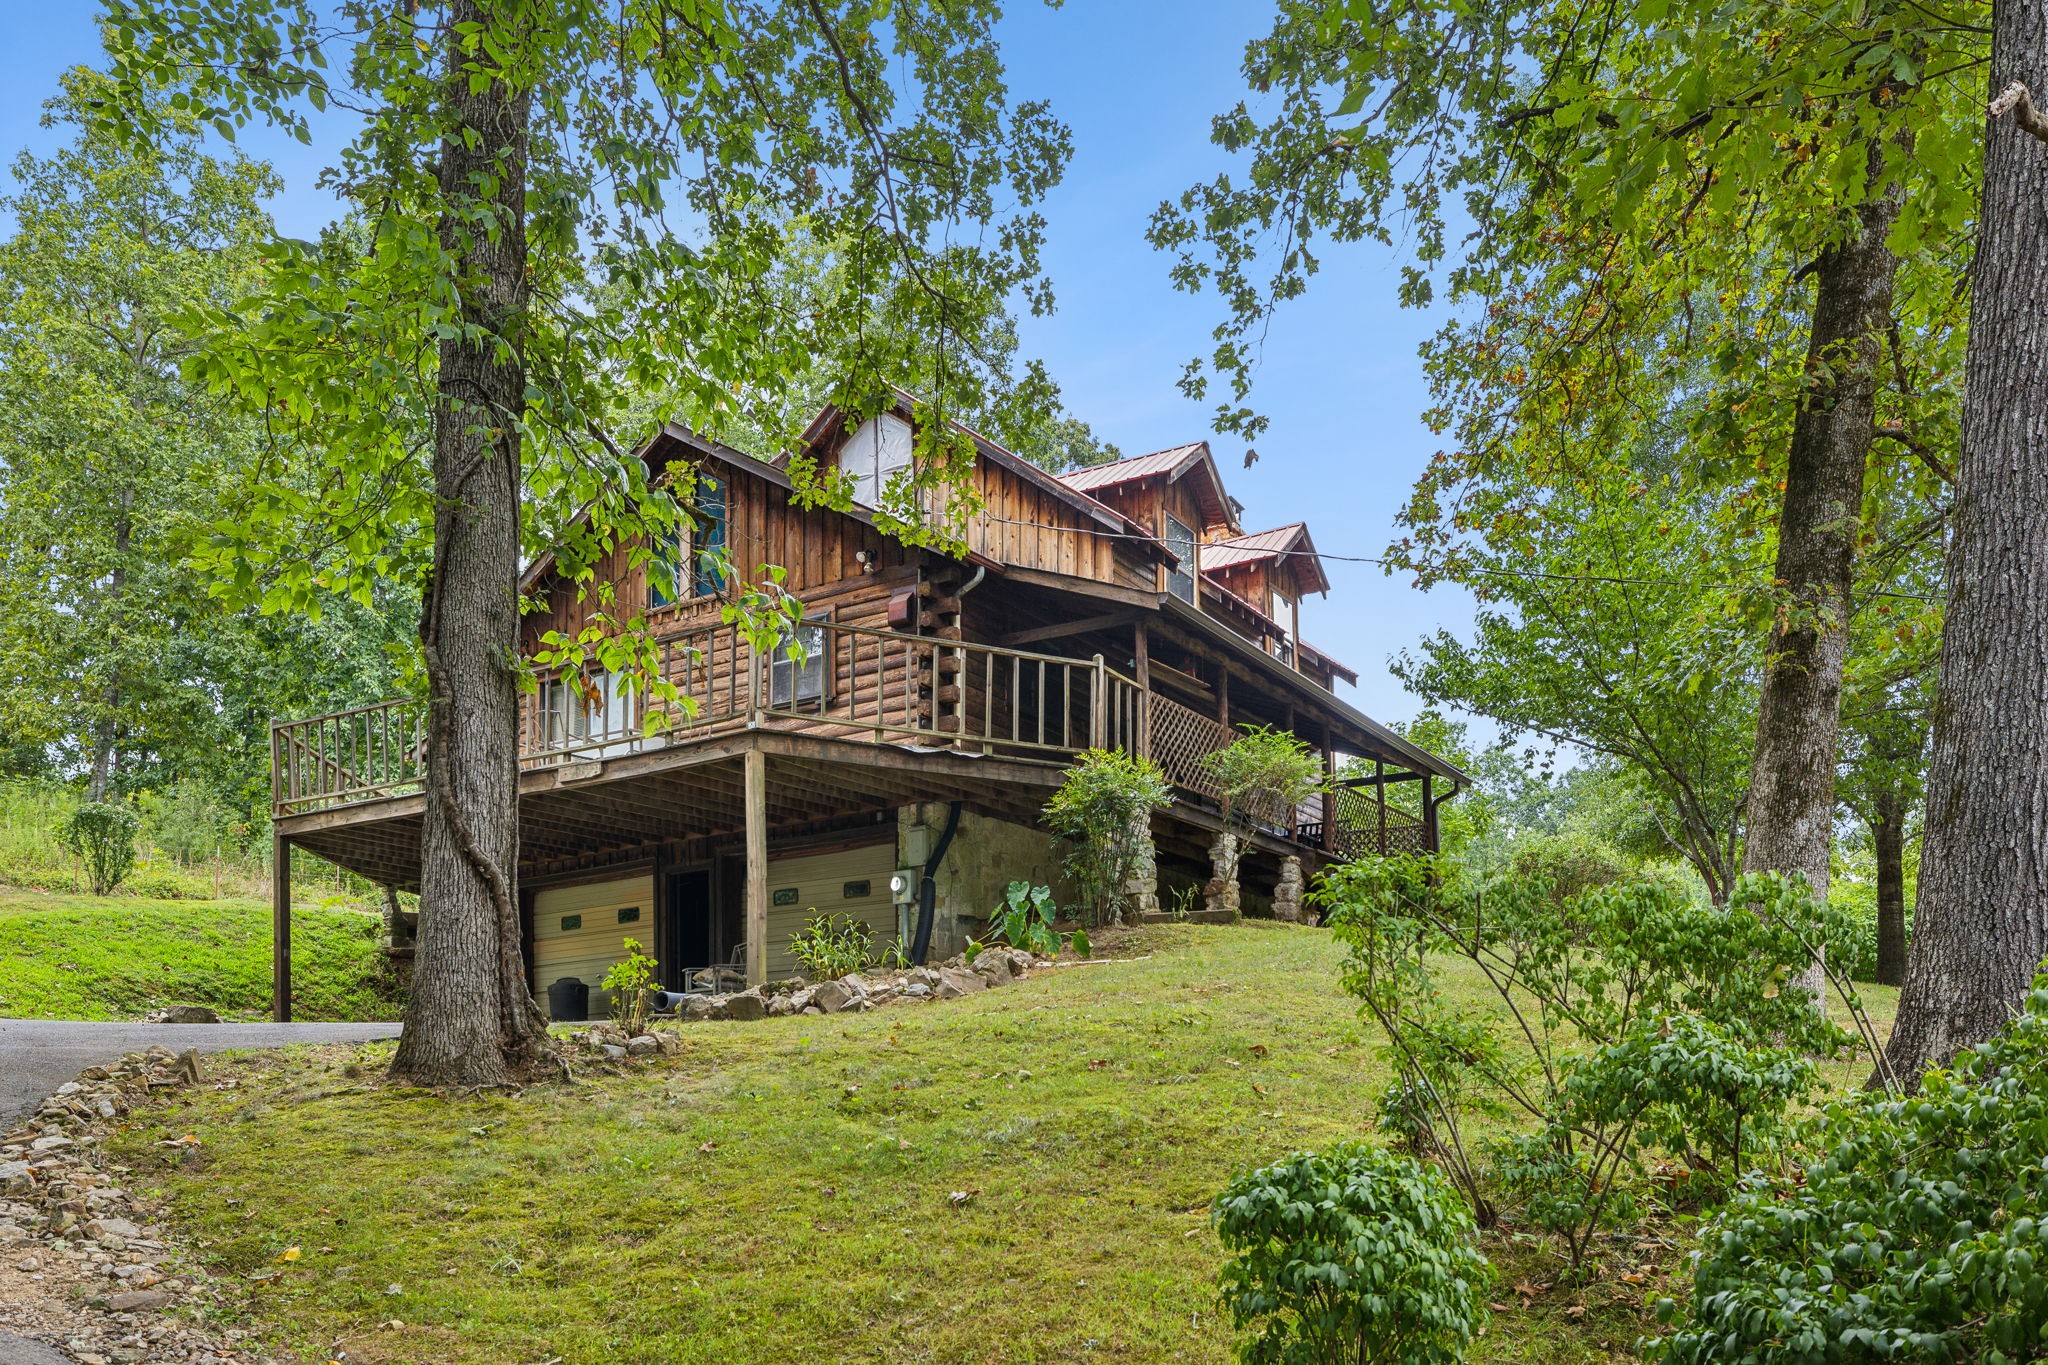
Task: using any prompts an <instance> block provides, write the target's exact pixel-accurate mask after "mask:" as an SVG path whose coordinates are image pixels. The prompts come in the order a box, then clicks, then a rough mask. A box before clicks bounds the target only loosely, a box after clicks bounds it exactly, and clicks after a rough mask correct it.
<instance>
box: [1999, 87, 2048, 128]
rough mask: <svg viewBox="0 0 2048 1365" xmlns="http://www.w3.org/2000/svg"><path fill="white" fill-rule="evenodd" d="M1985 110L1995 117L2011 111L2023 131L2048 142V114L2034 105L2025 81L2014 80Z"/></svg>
mask: <svg viewBox="0 0 2048 1365" xmlns="http://www.w3.org/2000/svg"><path fill="white" fill-rule="evenodd" d="M1984 112H1985V113H1987V114H1988V115H1990V116H1991V117H1992V118H1994V119H1997V118H2003V117H2004V116H2005V115H2006V114H2008V113H2010V114H2011V115H2012V119H2013V122H2014V123H2017V124H2019V126H2020V131H2021V132H2023V133H2031V134H2033V135H2034V136H2035V137H2037V138H2039V139H2040V140H2041V141H2043V142H2048V115H2044V114H2042V112H2041V111H2040V110H2039V109H2036V108H2035V107H2034V100H2033V97H2032V96H2031V95H2029V94H2028V93H2027V87H2026V83H2025V82H2024V81H2014V82H2013V83H2012V84H2011V85H2008V86H2007V87H2005V89H2003V90H2001V91H2000V92H1999V94H1998V98H1997V99H1995V100H1993V101H1991V105H1990V107H1989V108H1988V109H1986V110H1985V111H1984Z"/></svg>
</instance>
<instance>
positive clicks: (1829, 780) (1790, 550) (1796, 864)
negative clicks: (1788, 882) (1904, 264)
mask: <svg viewBox="0 0 2048 1365" xmlns="http://www.w3.org/2000/svg"><path fill="white" fill-rule="evenodd" d="M1877 155H1878V154H1877V152H1876V150H1875V149H1873V151H1872V158H1873V161H1875V160H1876V158H1877ZM1898 211H1899V203H1898V199H1897V197H1896V196H1894V195H1890V194H1886V195H1882V196H1879V197H1877V198H1873V199H1871V200H1870V201H1868V202H1866V203H1864V204H1863V205H1861V206H1860V207H1859V208H1858V209H1857V211H1856V215H1855V217H1856V222H1855V226H1854V229H1853V231H1852V233H1851V235H1850V236H1849V238H1848V239H1847V240H1846V241H1844V242H1842V243H1841V244H1839V245H1837V246H1835V247H1832V248H1830V249H1829V250H1828V251H1826V252H1825V253H1823V254H1822V256H1821V257H1820V260H1819V261H1818V262H1817V263H1816V265H1815V268H1814V278H1815V292H1814V303H1813V324H1812V328H1811V330H1810V332H1809V334H1808V339H1807V353H1806V379H1807V383H1808V388H1807V391H1806V396H1805V399H1804V401H1803V402H1801V403H1800V405H1799V410H1798V412H1797V413H1796V414H1795V415H1794V417H1793V420H1792V446H1791V451H1790V458H1789V460H1788V461H1787V466H1786V472H1785V500H1784V506H1783V508H1782V510H1781V511H1780V513H1779V517H1778V564H1777V574H1776V577H1777V581H1778V584H1779V587H1780V589H1781V590H1782V591H1783V592H1784V593H1785V601H1784V604H1783V605H1782V606H1781V607H1780V608H1779V610H1778V614H1777V618H1776V620H1775V621H1774V622H1773V623H1772V625H1771V638H1770V649H1769V653H1768V655H1767V656H1766V657H1767V662H1766V666H1765V673H1764V685H1763V695H1762V696H1761V698H1759V703H1758V708H1757V726H1756V751H1755V755H1754V757H1753V759H1752V761H1751V764H1750V777H1749V802H1748V811H1747V826H1748V831H1747V838H1746V841H1745V843H1744V846H1743V851H1742V870H1743V871H1745V872H1782V873H1785V874H1787V875H1791V874H1794V873H1798V874H1803V875H1804V876H1805V878H1806V880H1807V883H1808V884H1809V885H1810V886H1812V888H1813V891H1814V894H1815V895H1817V896H1822V897H1825V896H1826V895H1827V892H1828V857H1829V853H1830V852H1831V850H1832V848H1833V837H1834V818H1835V761H1836V757H1837V749H1838V747H1839V738H1840V722H1841V701H1842V663H1843V659H1844V657H1845V656H1846V655H1847V653H1848V645H1849V592H1850V578H1851V575H1852V573H1853V572H1854V570H1855V563H1856V534H1857V529H1858V527H1859V525H1860V519H1861V516H1862V511H1863V471H1864V465H1865V463H1866V461H1867V460H1868V459H1869V457H1870V443H1871V437H1872V433H1873V430H1874V427H1875V412H1876V392H1877V374H1878V366H1879V363H1880V361H1881V359H1882V356H1883V350H1882V347H1883V338H1884V335H1885V330H1886V328H1887V327H1888V326H1889V325H1890V323H1891V310H1892V278H1893V275H1894V274H1895V273H1896V271H1897V268H1898V258H1897V257H1896V256H1894V255H1893V254H1892V251H1891V248H1890V247H1889V246H1887V245H1886V244H1885V238H1886V236H1887V235H1888V234H1889V233H1890V231H1891V227H1892V223H1893V221H1894V220H1895V219H1896V218H1897V217H1898ZM1801 985H1803V986H1805V987H1806V989H1807V990H1808V991H1809V992H1811V994H1812V995H1813V997H1814V1000H1815V1001H1816V1002H1820V1001H1821V1000H1823V999H1824V997H1823V995H1822V993H1821V991H1822V985H1823V982H1822V978H1821V968H1820V964H1819V963H1818V962H1815V963H1814V964H1812V965H1811V966H1810V967H1809V968H1808V969H1807V971H1806V973H1805V974H1804V975H1803V976H1802V977H1801Z"/></svg>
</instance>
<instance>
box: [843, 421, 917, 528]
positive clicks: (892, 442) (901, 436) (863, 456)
mask: <svg viewBox="0 0 2048 1365" xmlns="http://www.w3.org/2000/svg"><path fill="white" fill-rule="evenodd" d="M913 444H914V441H913V438H912V435H911V430H910V423H908V422H906V421H904V420H903V419H902V418H901V417H898V416H897V415H896V414H895V413H893V412H885V413H883V414H882V415H881V416H879V417H870V418H869V419H868V420H867V421H865V422H862V423H861V424H860V426H859V428H858V429H856V430H855V431H854V433H853V435H852V436H850V437H848V438H847V441H846V446H845V448H844V449H842V450H841V451H840V452H839V468H840V471H841V472H842V473H844V474H845V475H846V477H847V478H848V479H850V480H852V482H853V500H854V501H855V502H857V503H859V504H861V505H862V506H863V507H880V506H881V505H882V495H883V494H884V493H886V492H888V491H889V480H890V479H891V478H893V477H895V475H896V474H898V473H899V472H901V471H902V470H905V469H908V468H910V462H911V448H912V446H913Z"/></svg>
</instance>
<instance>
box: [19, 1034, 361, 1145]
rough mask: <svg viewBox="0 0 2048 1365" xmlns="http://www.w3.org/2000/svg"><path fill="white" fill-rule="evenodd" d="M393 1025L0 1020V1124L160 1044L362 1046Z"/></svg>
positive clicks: (221, 1048)
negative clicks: (107, 1065)
mask: <svg viewBox="0 0 2048 1365" xmlns="http://www.w3.org/2000/svg"><path fill="white" fill-rule="evenodd" d="M397 1036H398V1025H396V1024H90V1023H77V1022H73V1021H71V1020H67V1019H0V1124H5V1123H7V1122H9V1121H10V1120H12V1119H14V1118H16V1117H17V1116H19V1115H22V1114H27V1113H31V1112H33V1111H34V1110H35V1108H36V1106H37V1105H39V1104H40V1103H41V1102H42V1100H43V1098H44V1097H45V1096H47V1095H48V1094H49V1093H50V1092H51V1091H52V1090H55V1089H56V1088H57V1087H58V1086H60V1085H62V1084H64V1082H66V1081H68V1080H70V1079H71V1078H72V1077H73V1076H76V1075H77V1074H78V1073H79V1072H81V1071H83V1070H85V1069H86V1068H87V1067H89V1066H98V1065H100V1064H101V1063H103V1062H111V1061H113V1060H114V1059H115V1058H116V1057H119V1056H120V1055H121V1054H122V1053H124V1052H135V1051H137V1050H139V1049H141V1048H145V1047H152V1046H155V1045H156V1044H159V1043H161V1044H162V1045H163V1046H165V1047H168V1048H173V1049H175V1050H177V1051H179V1052H183V1051H184V1050H185V1049H186V1048H188V1047H196V1048H198V1049H199V1050H200V1051H201V1052H228V1051H232V1050H234V1049H238V1048H251V1047H286V1046H289V1045H290V1044H293V1043H360V1042H367V1041H368V1040H370V1039H372V1038H396V1037H397Z"/></svg>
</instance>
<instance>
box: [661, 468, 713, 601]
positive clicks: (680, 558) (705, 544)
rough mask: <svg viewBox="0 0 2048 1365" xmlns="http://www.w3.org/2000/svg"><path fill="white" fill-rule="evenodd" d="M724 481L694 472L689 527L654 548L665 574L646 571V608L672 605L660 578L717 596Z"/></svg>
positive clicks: (693, 592)
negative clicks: (658, 548) (656, 548)
mask: <svg viewBox="0 0 2048 1365" xmlns="http://www.w3.org/2000/svg"><path fill="white" fill-rule="evenodd" d="M725 520H726V519H725V485H724V484H723V483H722V482H720V481H719V480H717V479H714V478H712V477H711V476H710V475H708V474H700V475H698V476H697V492H696V496H695V497H694V498H693V499H692V500H691V506H690V523H691V527H694V529H691V527H685V528H683V529H681V530H678V531H677V532H676V533H675V534H674V535H673V536H671V537H669V538H668V540H667V542H666V543H665V544H664V545H663V546H662V547H661V549H660V550H659V551H657V558H659V559H660V561H661V562H662V564H664V565H666V566H667V568H668V572H667V574H665V575H664V574H662V573H660V572H658V571H657V570H656V569H655V568H654V567H653V566H651V565H650V566H649V568H648V571H647V606H648V608H649V610H654V609H656V608H660V607H667V606H673V605H674V604H675V602H676V599H675V598H674V597H672V596H670V595H669V594H668V593H667V592H664V591H663V590H662V583H661V580H662V578H664V577H666V578H668V579H670V580H671V581H672V582H674V584H675V586H676V587H677V589H678V590H681V589H685V588H686V589H687V590H688V592H689V595H690V596H692V597H716V596H717V595H718V591H719V589H721V588H723V587H724V586H725V577H724V573H723V565H722V564H721V563H720V562H719V556H721V555H722V554H723V553H724V551H725Z"/></svg>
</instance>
